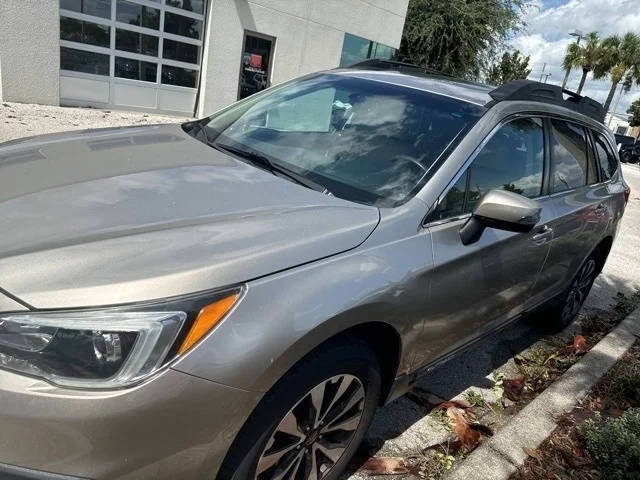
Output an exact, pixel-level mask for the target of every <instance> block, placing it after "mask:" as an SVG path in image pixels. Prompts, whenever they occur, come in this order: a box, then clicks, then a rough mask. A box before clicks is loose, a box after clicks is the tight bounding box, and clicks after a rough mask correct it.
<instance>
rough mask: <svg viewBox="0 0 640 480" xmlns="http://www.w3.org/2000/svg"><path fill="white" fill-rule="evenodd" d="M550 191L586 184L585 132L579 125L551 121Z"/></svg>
mask: <svg viewBox="0 0 640 480" xmlns="http://www.w3.org/2000/svg"><path fill="white" fill-rule="evenodd" d="M550 142H551V189H552V191H553V192H554V193H556V192H563V191H565V190H571V189H573V188H579V187H582V186H584V185H586V184H587V174H588V162H587V139H586V131H585V129H584V128H582V127H581V126H579V125H574V124H572V123H568V122H565V121H562V120H555V119H552V120H551V138H550Z"/></svg>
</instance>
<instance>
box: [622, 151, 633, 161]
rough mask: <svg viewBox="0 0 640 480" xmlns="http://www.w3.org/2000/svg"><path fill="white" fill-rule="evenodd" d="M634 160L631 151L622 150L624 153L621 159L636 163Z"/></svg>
mask: <svg viewBox="0 0 640 480" xmlns="http://www.w3.org/2000/svg"><path fill="white" fill-rule="evenodd" d="M633 160H634V159H633V155H632V154H631V152H622V155H620V161H621V162H623V163H635V162H634V161H633Z"/></svg>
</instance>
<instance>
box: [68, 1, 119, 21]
mask: <svg viewBox="0 0 640 480" xmlns="http://www.w3.org/2000/svg"><path fill="white" fill-rule="evenodd" d="M60 8H61V9H63V10H70V11H72V12H78V13H84V14H86V15H93V16H94V17H101V18H111V0H60Z"/></svg>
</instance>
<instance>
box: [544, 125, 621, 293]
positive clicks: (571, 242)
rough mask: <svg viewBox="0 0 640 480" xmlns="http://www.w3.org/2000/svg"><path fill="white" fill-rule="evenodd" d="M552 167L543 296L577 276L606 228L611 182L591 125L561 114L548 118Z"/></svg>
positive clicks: (553, 291) (557, 291) (560, 288)
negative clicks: (598, 159)
mask: <svg viewBox="0 0 640 480" xmlns="http://www.w3.org/2000/svg"><path fill="white" fill-rule="evenodd" d="M546 122H547V128H548V132H549V135H548V138H549V150H550V157H551V158H550V160H551V170H550V177H549V190H548V192H547V193H548V195H549V196H548V202H549V203H550V204H551V206H552V211H553V212H554V218H553V219H552V220H551V221H550V222H549V228H550V229H552V230H553V241H552V243H551V250H550V252H549V258H548V259H547V261H546V263H545V265H544V268H543V271H542V273H541V275H540V278H539V281H538V283H537V284H536V287H535V289H534V292H533V294H534V296H535V297H536V298H537V299H538V300H544V299H546V298H548V297H549V296H551V295H554V294H557V293H559V292H561V291H562V289H563V288H565V287H566V286H567V285H568V284H569V283H570V281H571V280H572V279H573V276H574V275H575V273H576V271H577V270H578V268H579V267H580V265H581V264H582V262H583V261H584V259H585V258H586V256H587V255H589V253H591V251H592V250H593V248H594V247H595V246H596V245H597V243H598V241H599V240H600V238H602V235H603V233H604V224H603V219H605V217H606V216H607V215H608V209H607V202H606V200H607V198H608V196H609V194H608V192H607V186H606V184H605V183H604V182H602V181H601V173H600V171H599V168H598V167H597V162H596V155H595V149H594V147H593V145H592V143H591V139H590V134H589V129H588V128H586V127H584V126H582V125H580V124H577V123H574V122H571V121H568V120H563V119H557V118H550V119H547V120H546Z"/></svg>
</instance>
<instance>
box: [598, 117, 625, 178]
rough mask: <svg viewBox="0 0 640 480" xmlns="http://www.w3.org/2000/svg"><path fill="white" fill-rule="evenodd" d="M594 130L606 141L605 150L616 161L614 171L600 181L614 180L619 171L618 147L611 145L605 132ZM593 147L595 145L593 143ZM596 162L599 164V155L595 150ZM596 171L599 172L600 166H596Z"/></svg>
mask: <svg viewBox="0 0 640 480" xmlns="http://www.w3.org/2000/svg"><path fill="white" fill-rule="evenodd" d="M595 132H596V133H597V134H598V135H600V136H601V137H602V138H603V139H604V141H605V142H606V147H607V150H608V151H609V152H608V153H609V154H610V155H612V156H613V159H614V160H615V161H616V170H615V172H613V174H612V175H611V177H610V178H606V179H603V180H602V182H601V183H610V182H612V181H613V180H614V178H615V177H616V176H617V175H618V174H619V172H620V155H619V153H618V149H617V148H614V147H612V146H611V142H610V140H609V137H608V136H607V134H606V133H605V132H600V131H598V130H595ZM594 147H595V143H594ZM596 162H598V165H600V155H598V153H597V152H596ZM598 172H600V168H598Z"/></svg>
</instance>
